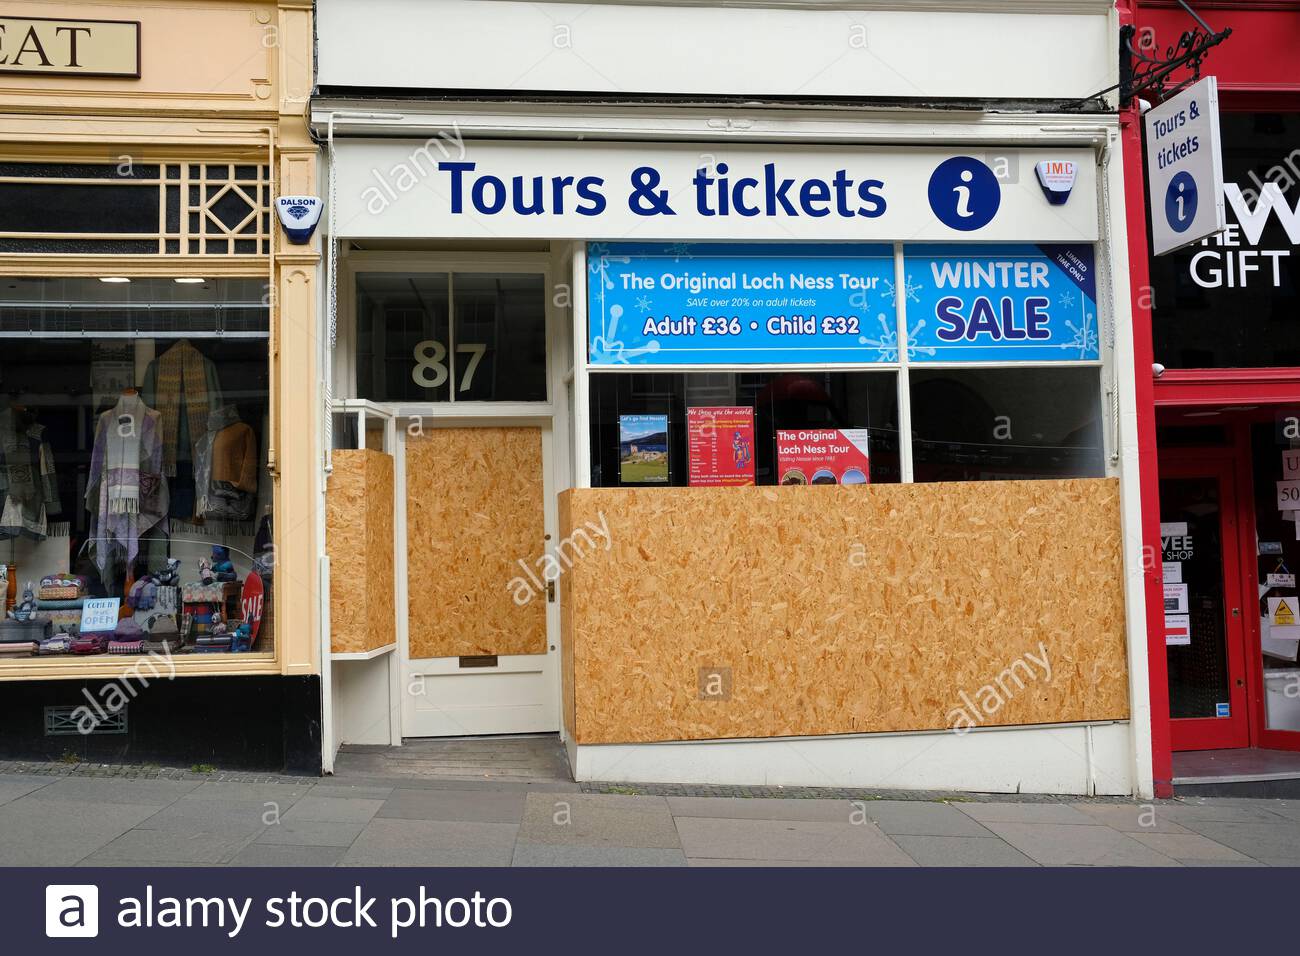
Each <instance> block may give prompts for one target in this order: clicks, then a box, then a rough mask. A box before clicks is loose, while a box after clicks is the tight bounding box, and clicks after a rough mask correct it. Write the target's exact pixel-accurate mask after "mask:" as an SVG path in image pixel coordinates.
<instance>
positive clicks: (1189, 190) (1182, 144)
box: [1143, 76, 1226, 256]
mask: <svg viewBox="0 0 1300 956" xmlns="http://www.w3.org/2000/svg"><path fill="white" fill-rule="evenodd" d="M1143 121H1144V123H1145V126H1146V140H1147V150H1146V154H1147V201H1148V202H1149V203H1150V205H1151V244H1152V252H1153V253H1154V254H1155V255H1157V256H1160V255H1164V254H1165V253H1166V252H1172V251H1173V250H1175V249H1180V248H1182V247H1183V246H1186V245H1189V244H1190V243H1193V242H1199V241H1200V240H1201V239H1204V238H1206V237H1207V236H1213V235H1217V234H1218V233H1220V232H1223V228H1224V225H1225V224H1226V220H1225V217H1224V206H1223V156H1222V152H1221V149H1220V144H1219V87H1218V82H1217V80H1216V79H1215V78H1214V77H1212V76H1207V77H1206V78H1205V79H1203V80H1201V81H1200V82H1199V83H1194V84H1193V85H1191V86H1189V87H1188V88H1187V89H1185V90H1183V92H1181V93H1179V94H1177V95H1176V96H1171V97H1170V98H1169V99H1167V100H1165V101H1164V102H1163V103H1161V104H1160V105H1159V106H1157V107H1154V108H1153V109H1150V110H1148V111H1147V112H1146V114H1145V115H1144V116H1143Z"/></svg>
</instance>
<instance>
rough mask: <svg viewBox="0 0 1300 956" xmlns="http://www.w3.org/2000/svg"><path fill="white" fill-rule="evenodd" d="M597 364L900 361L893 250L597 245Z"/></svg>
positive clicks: (593, 354)
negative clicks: (895, 307)
mask: <svg viewBox="0 0 1300 956" xmlns="http://www.w3.org/2000/svg"><path fill="white" fill-rule="evenodd" d="M588 260H589V263H590V270H589V276H588V283H589V289H588V293H587V303H588V321H587V329H588V343H587V344H588V356H589V358H590V361H591V364H592V365H656V366H662V365H759V364H765V365H773V364H782V365H801V364H812V363H845V364H848V363H852V364H861V363H868V362H896V361H898V336H897V327H898V322H897V319H896V317H895V316H896V314H897V313H896V312H895V309H894V254H893V249H892V248H891V247H890V246H867V245H861V246H855V245H827V246H818V245H757V244H754V245H721V244H707V243H701V244H692V243H677V244H674V245H662V244H656V243H640V244H633V243H610V244H606V243H592V244H591V246H590V247H589V250H588Z"/></svg>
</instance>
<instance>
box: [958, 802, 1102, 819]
mask: <svg viewBox="0 0 1300 956" xmlns="http://www.w3.org/2000/svg"><path fill="white" fill-rule="evenodd" d="M952 806H954V807H956V808H957V809H959V810H961V812H962V813H965V814H966V815H968V816H970V817H972V818H973V819H975V820H978V821H979V822H980V823H1078V824H1096V822H1097V821H1096V820H1094V819H1092V817H1089V816H1088V815H1087V814H1086V813H1080V812H1079V811H1078V810H1076V809H1075V808H1074V807H1071V806H1068V805H1066V804H1063V803H954V804H952Z"/></svg>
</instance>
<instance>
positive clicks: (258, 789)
mask: <svg viewBox="0 0 1300 956" xmlns="http://www.w3.org/2000/svg"><path fill="white" fill-rule="evenodd" d="M314 786H315V783H314V782H312V781H304V782H303V783H301V784H287V783H237V782H219V781H211V782H208V783H202V784H200V785H199V786H198V787H196V788H194V790H192V791H191V792H190V793H188V794H186V796H187V797H188V798H189V799H191V800H207V801H216V802H229V803H275V804H277V805H278V806H279V807H280V808H281V809H282V810H283V809H286V808H288V807H289V806H290V805H291V804H293V803H296V802H297V801H298V800H299V799H301V798H302V797H304V796H306V794H307V793H308V792H309V791H310V790H311V789H312V787H314Z"/></svg>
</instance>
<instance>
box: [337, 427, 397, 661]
mask: <svg viewBox="0 0 1300 956" xmlns="http://www.w3.org/2000/svg"><path fill="white" fill-rule="evenodd" d="M333 461H334V471H333V473H332V474H331V475H330V477H329V485H328V487H327V490H326V495H325V545H326V550H327V551H328V553H329V556H330V646H331V647H332V648H333V650H334V653H336V654H345V653H360V652H365V651H371V650H374V649H375V648H377V647H383V646H384V645H386V644H391V643H393V641H394V640H396V629H395V627H394V619H393V613H394V612H393V602H394V600H395V594H394V580H393V574H394V558H393V493H394V490H393V459H392V456H391V455H386V454H384V453H383V452H378V451H372V450H369V449H364V448H362V449H341V450H338V451H335V452H334V454H333Z"/></svg>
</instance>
